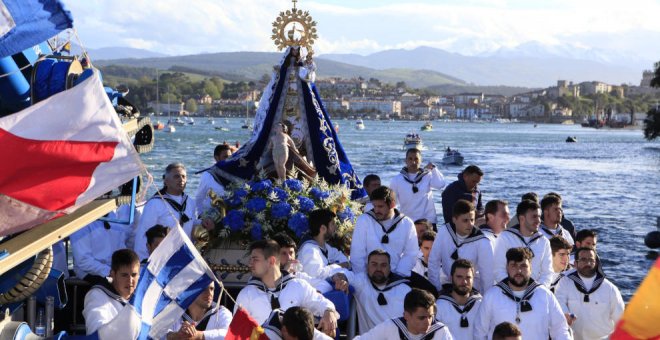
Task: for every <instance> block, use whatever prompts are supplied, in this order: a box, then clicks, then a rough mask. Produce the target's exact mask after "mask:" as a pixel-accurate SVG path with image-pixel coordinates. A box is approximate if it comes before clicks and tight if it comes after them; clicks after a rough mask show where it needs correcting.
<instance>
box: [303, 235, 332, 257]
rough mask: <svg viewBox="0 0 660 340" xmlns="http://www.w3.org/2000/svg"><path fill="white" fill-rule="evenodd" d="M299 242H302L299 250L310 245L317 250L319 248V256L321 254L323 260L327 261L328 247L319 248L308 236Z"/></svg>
mask: <svg viewBox="0 0 660 340" xmlns="http://www.w3.org/2000/svg"><path fill="white" fill-rule="evenodd" d="M301 242H302V243H301V244H300V247H299V249H301V250H302V249H303V247H304V246H305V245H308V244H309V245H311V246H316V247H317V248H319V250H321V254H323V257H325V259H326V260H328V247H327V244H326V245H325V246H323V247H321V246H320V245H319V243H318V242H316V240H314V239H313V238H312V237H311V236H309V235H307V236H305V237H304V238H303V239H302V240H301Z"/></svg>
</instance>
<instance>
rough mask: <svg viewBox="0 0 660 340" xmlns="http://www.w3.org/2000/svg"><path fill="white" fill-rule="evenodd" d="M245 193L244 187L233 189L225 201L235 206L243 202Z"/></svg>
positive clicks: (246, 193)
mask: <svg viewBox="0 0 660 340" xmlns="http://www.w3.org/2000/svg"><path fill="white" fill-rule="evenodd" d="M247 195H248V192H247V191H246V190H245V189H242V188H241V189H238V190H236V191H234V192H233V193H232V194H231V196H229V198H228V199H226V200H225V202H227V204H228V205H229V206H230V207H232V208H236V207H238V206H240V205H241V204H243V198H244V197H246V196H247Z"/></svg>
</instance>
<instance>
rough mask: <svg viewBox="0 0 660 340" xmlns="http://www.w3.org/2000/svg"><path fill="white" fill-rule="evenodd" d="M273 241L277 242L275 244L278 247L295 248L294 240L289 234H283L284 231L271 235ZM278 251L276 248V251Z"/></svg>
mask: <svg viewBox="0 0 660 340" xmlns="http://www.w3.org/2000/svg"><path fill="white" fill-rule="evenodd" d="M272 240H273V241H275V242H277V245H278V246H280V248H293V249H297V248H298V247H297V245H296V241H294V240H293V239H292V238H291V236H289V235H287V234H285V233H277V234H275V235H273V238H272ZM279 252H280V251H279V250H278V251H277V253H279Z"/></svg>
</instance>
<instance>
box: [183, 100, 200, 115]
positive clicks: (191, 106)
mask: <svg viewBox="0 0 660 340" xmlns="http://www.w3.org/2000/svg"><path fill="white" fill-rule="evenodd" d="M185 109H186V111H188V112H197V102H196V101H195V100H194V99H192V98H190V99H188V100H186V106H185Z"/></svg>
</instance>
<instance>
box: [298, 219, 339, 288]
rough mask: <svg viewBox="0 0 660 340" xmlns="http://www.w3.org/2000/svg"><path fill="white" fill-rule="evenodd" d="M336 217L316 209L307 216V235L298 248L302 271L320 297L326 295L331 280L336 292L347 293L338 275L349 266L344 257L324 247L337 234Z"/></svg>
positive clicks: (333, 249) (327, 246)
mask: <svg viewBox="0 0 660 340" xmlns="http://www.w3.org/2000/svg"><path fill="white" fill-rule="evenodd" d="M335 217H336V215H335V213H333V212H332V211H330V210H328V209H317V210H314V211H312V212H310V213H309V234H308V236H306V237H304V238H303V240H302V243H301V244H300V253H299V254H298V258H299V260H300V263H301V264H302V270H303V271H304V272H305V273H307V274H308V275H309V276H310V277H311V278H312V279H311V281H310V283H311V284H312V286H313V287H314V288H316V289H317V290H318V291H320V292H321V293H327V292H328V289H327V286H328V283H327V282H326V280H328V279H332V281H333V283H334V287H335V289H338V290H342V291H344V292H347V291H348V284H347V283H346V281H345V280H343V279H342V278H341V277H342V276H340V275H335V274H337V273H342V272H343V269H344V268H347V267H348V266H349V263H348V259H347V258H346V256H344V254H343V253H342V252H341V251H339V250H337V249H336V248H334V247H332V246H331V245H329V244H327V241H328V240H329V239H330V238H331V237H332V236H333V235H334V234H335V232H336V231H337V224H336V223H335Z"/></svg>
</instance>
